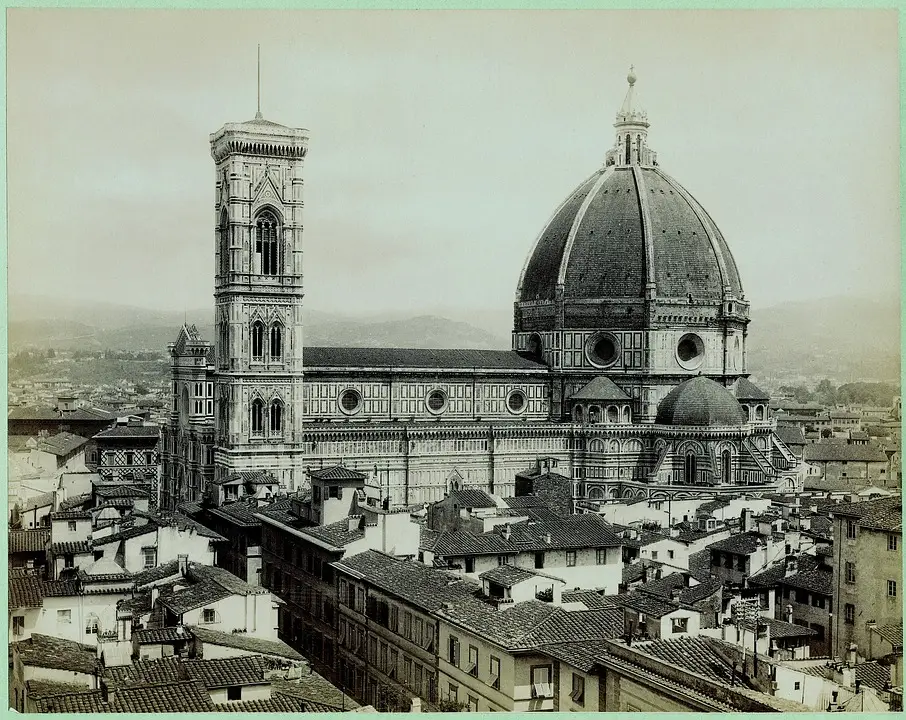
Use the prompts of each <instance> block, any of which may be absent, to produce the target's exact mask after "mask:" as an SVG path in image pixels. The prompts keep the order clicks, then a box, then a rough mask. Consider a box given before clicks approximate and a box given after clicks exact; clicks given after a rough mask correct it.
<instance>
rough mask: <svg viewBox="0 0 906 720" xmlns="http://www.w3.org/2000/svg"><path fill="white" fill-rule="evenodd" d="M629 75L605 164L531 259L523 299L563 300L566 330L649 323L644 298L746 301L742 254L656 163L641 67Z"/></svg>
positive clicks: (559, 212) (534, 305)
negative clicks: (639, 92)
mask: <svg viewBox="0 0 906 720" xmlns="http://www.w3.org/2000/svg"><path fill="white" fill-rule="evenodd" d="M627 80H628V81H629V89H628V91H627V95H626V100H625V101H624V103H623V106H622V107H621V109H620V111H619V112H618V113H617V121H616V123H615V124H614V127H615V128H616V141H615V144H614V146H613V148H612V149H611V150H610V151H608V153H607V155H606V159H605V163H604V166H603V167H601V168H600V169H599V170H597V171H596V172H595V173H594V174H592V175H591V177H589V178H587V179H586V180H585V181H584V182H582V183H581V184H580V185H579V186H578V187H577V188H576V189H575V190H574V191H573V192H572V193H571V194H570V195H569V196H568V197H567V198H566V199H565V200H564V201H563V202H562V203H561V205H560V206H559V207H558V208H557V209H556V211H555V212H554V214H553V216H552V217H551V218H550V220H549V221H548V222H547V224H546V225H545V226H544V228H543V230H542V231H541V233H540V234H539V235H538V237H537V239H536V241H535V245H534V247H533V249H532V251H531V253H530V255H529V257H528V259H527V261H526V263H525V265H524V267H523V271H522V275H521V278H520V282H519V287H518V290H517V293H516V302H517V304H520V305H522V306H523V307H524V308H526V311H527V312H528V313H530V314H531V315H532V316H535V317H537V316H538V315H539V312H540V314H545V313H544V311H541V310H540V308H541V307H542V306H545V305H551V306H553V305H559V306H561V307H563V308H564V309H563V311H562V312H560V313H559V316H560V319H559V321H558V322H557V325H558V327H559V329H578V328H583V327H589V326H590V325H591V324H593V323H594V322H595V321H597V322H599V324H602V325H606V326H607V327H633V328H638V327H640V325H643V324H644V323H645V321H644V319H643V318H644V316H645V315H646V312H645V307H644V305H643V303H644V302H645V301H646V300H662V301H666V302H667V303H677V302H683V303H686V304H695V305H699V306H702V305H708V306H720V305H721V303H722V302H724V301H728V300H737V301H741V300H743V289H742V283H741V282H740V278H739V272H738V270H737V268H736V263H735V261H734V259H733V256H732V254H731V253H730V249H729V247H728V246H727V243H726V242H725V240H724V237H723V235H722V234H721V232H720V230H719V229H718V228H717V225H716V224H715V223H714V221H713V220H712V219H711V217H710V216H709V215H708V213H707V211H706V210H705V209H704V208H703V207H702V206H701V205H700V204H699V203H698V201H696V200H695V198H693V197H692V196H691V195H690V194H689V193H688V192H687V191H686V190H685V188H683V187H682V186H681V185H680V184H679V183H678V182H677V181H676V180H674V179H673V178H672V177H670V176H669V175H668V174H667V173H665V172H664V171H663V170H661V169H660V167H659V166H658V163H657V156H656V154H655V153H654V152H653V151H652V150H651V149H650V148H649V147H648V144H647V142H648V127H649V123H648V118H647V114H646V113H645V112H644V111H642V110H639V109H638V107H637V99H636V97H635V94H634V93H635V87H636V83H635V81H636V76H635V73H634V72H633V71H630V75H629V77H628V78H627ZM590 313H593V314H594V318H592V317H591V315H590ZM526 329H528V328H526ZM539 329H540V328H539ZM549 329H553V328H549Z"/></svg>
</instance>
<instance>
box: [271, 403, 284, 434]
mask: <svg viewBox="0 0 906 720" xmlns="http://www.w3.org/2000/svg"><path fill="white" fill-rule="evenodd" d="M270 427H271V435H280V434H282V433H283V403H282V402H280V401H279V400H274V401H273V402H272V403H271V407H270Z"/></svg>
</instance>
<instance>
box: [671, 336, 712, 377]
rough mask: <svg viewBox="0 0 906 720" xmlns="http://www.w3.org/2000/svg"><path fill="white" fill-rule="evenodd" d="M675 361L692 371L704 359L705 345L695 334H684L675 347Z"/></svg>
mask: <svg viewBox="0 0 906 720" xmlns="http://www.w3.org/2000/svg"><path fill="white" fill-rule="evenodd" d="M676 359H677V361H678V362H679V364H680V365H682V366H683V367H684V368H686V369H687V370H694V369H695V368H697V367H698V366H699V365H701V364H702V361H703V360H704V359H705V343H704V342H702V339H701V338H700V337H699V336H698V335H696V334H695V333H686V334H685V335H683V336H682V337H681V338H680V341H679V342H678V343H677V345H676Z"/></svg>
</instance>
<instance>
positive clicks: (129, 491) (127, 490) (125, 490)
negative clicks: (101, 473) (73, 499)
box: [94, 483, 150, 498]
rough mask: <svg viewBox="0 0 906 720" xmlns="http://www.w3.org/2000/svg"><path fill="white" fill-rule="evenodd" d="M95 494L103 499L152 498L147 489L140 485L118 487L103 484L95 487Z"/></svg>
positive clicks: (111, 484)
mask: <svg viewBox="0 0 906 720" xmlns="http://www.w3.org/2000/svg"><path fill="white" fill-rule="evenodd" d="M94 494H95V495H97V496H98V497H102V498H146V497H150V492H149V490H148V489H147V488H143V487H140V486H138V485H118V484H113V483H101V484H98V485H95V486H94Z"/></svg>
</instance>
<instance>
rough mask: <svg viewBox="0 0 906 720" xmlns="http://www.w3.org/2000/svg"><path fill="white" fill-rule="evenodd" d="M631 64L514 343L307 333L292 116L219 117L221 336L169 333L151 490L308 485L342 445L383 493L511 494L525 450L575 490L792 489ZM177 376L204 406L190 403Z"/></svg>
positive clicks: (716, 261)
mask: <svg viewBox="0 0 906 720" xmlns="http://www.w3.org/2000/svg"><path fill="white" fill-rule="evenodd" d="M627 79H628V82H629V89H628V92H627V95H626V99H625V101H624V103H623V106H622V108H621V110H620V112H619V113H618V114H617V121H616V123H615V125H614V127H615V130H616V137H615V141H614V145H613V147H612V148H611V150H610V151H608V152H607V153H606V156H605V159H604V163H603V166H602V167H600V169H598V170H597V171H596V172H595V173H594V174H593V175H592V176H591V177H590V178H588V179H587V180H585V181H584V182H583V183H582V184H581V185H580V186H579V187H578V188H577V189H576V190H575V191H574V192H573V193H571V194H570V195H569V197H568V198H567V199H566V200H565V201H564V202H563V203H562V204H561V205H560V207H559V208H558V209H557V210H556V212H555V213H554V215H553V216H552V218H551V220H550V221H549V222H548V224H547V225H546V226H545V228H544V229H543V230H542V232H541V234H540V235H539V236H538V238H537V240H536V242H535V244H534V246H533V248H532V250H531V252H530V253H529V257H528V259H527V261H526V263H525V265H524V268H523V271H522V273H521V276H520V280H519V284H518V289H517V294H516V303H515V306H514V311H515V312H514V329H513V336H512V350H510V351H479V350H466V349H449V350H415V349H382V348H322V347H304V345H303V327H302V319H301V309H302V297H303V275H302V215H301V213H302V187H303V172H302V171H303V161H304V158H305V155H306V153H307V142H308V136H307V131H305V130H297V129H291V128H288V127H284V126H281V125H277V124H275V123H272V122H269V121H266V120H264V119H263V118H262V117H260V114H259V116H258V117H256V119H255V120H252V121H250V122H247V123H240V124H227V125H225V126H224V127H223V128H222V129H221V130H220V131H219V132H218V133H216V134H214V135H213V136H212V138H211V146H212V155H213V157H214V160H215V165H216V178H217V181H216V187H215V258H216V262H215V264H216V273H215V292H214V295H215V328H216V330H215V334H216V338H215V340H214V344H213V345H210V344H207V343H204V342H203V341H202V340H201V339H200V338H198V337H197V333H196V332H187V329H186V328H184V329H183V332H182V333H181V336H180V340H178V341H177V343H176V345H175V346H174V348H173V349H172V350H171V354H172V355H173V368H174V369H173V378H174V413H173V416H172V420H171V423H170V428H169V430H168V431H167V432H166V433H165V438H169V439H165V443H164V446H165V447H164V470H165V474H166V475H167V480H166V482H165V487H166V488H167V500H168V502H171V503H176V502H180V501H183V500H191V499H195V498H197V497H198V496H199V495H200V493H201V492H202V491H203V488H202V487H200V484H203V483H205V482H210V481H212V480H214V479H217V478H223V477H224V476H230V475H231V474H233V473H236V472H242V471H265V472H269V473H272V474H273V475H274V477H275V478H276V479H277V480H278V481H279V482H280V483H281V484H282V485H283V486H284V487H286V489H288V490H296V489H299V488H305V487H307V483H308V481H307V476H308V474H309V473H310V471H311V470H313V469H317V468H319V467H323V466H332V465H337V464H342V463H344V462H345V464H347V465H350V466H352V469H354V470H357V471H359V472H362V473H365V474H367V475H368V476H369V484H373V485H376V486H378V487H380V488H381V494H382V497H383V498H385V499H387V500H388V502H390V503H392V504H393V505H409V504H414V503H422V502H431V501H435V500H439V499H441V498H442V497H443V496H444V493H445V492H448V491H449V490H451V489H457V488H458V487H459V486H469V487H478V488H482V489H485V490H487V491H489V492H494V493H497V494H500V495H503V496H506V495H514V494H515V489H516V488H515V484H516V482H515V477H516V475H517V474H519V473H523V472H525V471H526V470H527V469H530V468H531V467H533V466H534V465H535V464H536V460H537V458H538V457H539V456H545V457H548V458H551V459H552V461H555V462H556V463H557V466H558V468H560V472H562V473H563V474H564V475H565V476H566V477H567V478H568V479H570V480H571V481H572V482H573V483H574V487H573V488H572V492H571V493H570V496H571V497H573V498H580V499H581V498H591V499H598V500H605V499H612V498H622V499H627V498H633V499H638V498H647V497H653V498H657V497H661V498H666V497H668V496H674V497H676V498H680V499H681V498H683V497H693V496H695V495H697V494H701V493H708V494H713V493H714V492H721V490H727V491H733V492H736V491H738V489H739V487H740V486H746V488H747V490H749V491H751V492H756V493H757V492H767V491H771V490H775V489H777V488H778V487H780V488H782V489H786V490H793V489H795V488H796V487H797V483H798V472H797V466H798V459H797V458H796V457H795V455H794V454H793V453H792V452H791V451H790V450H789V448H787V447H786V445H785V444H784V443H783V441H782V440H780V438H779V437H778V436H777V434H776V433H775V432H774V429H775V426H774V421H773V420H772V418H771V416H770V412H769V399H768V397H767V395H766V394H765V393H764V392H763V391H761V390H759V389H758V388H757V387H755V386H754V385H753V384H752V383H750V382H749V381H748V380H747V379H746V378H747V371H746V349H745V348H746V338H747V327H748V322H749V317H748V314H749V305H748V301H747V300H746V298H745V294H744V292H743V289H742V284H741V281H740V277H739V272H738V270H737V268H736V265H735V262H734V260H733V257H732V254H731V253H730V250H729V247H728V245H727V243H726V241H725V240H724V238H723V236H722V235H721V233H720V231H719V230H718V228H717V227H716V225H715V224H714V222H713V221H712V219H711V218H710V216H709V215H708V214H707V212H706V211H705V210H704V209H703V208H702V207H701V205H699V204H698V203H697V202H696V201H695V200H694V199H693V198H692V196H691V195H689V193H688V192H687V191H686V190H685V189H684V188H683V187H682V186H680V185H679V184H678V183H677V182H676V181H675V180H673V179H672V178H671V177H670V176H668V175H666V174H665V173H664V172H663V171H662V170H661V168H660V166H659V165H658V162H657V156H656V154H655V153H654V152H653V151H652V150H651V149H650V147H649V146H648V140H647V136H648V128H649V123H648V120H647V116H646V115H645V113H644V112H643V111H641V110H640V109H639V108H638V107H637V101H636V99H635V89H634V88H635V83H636V77H635V75H634V74H633V73H630V75H629V77H628V78H627ZM192 357H194V360H191V361H190V358H192ZM303 369H304V382H303ZM193 383H194V384H195V386H194V387H195V389H198V388H202V387H203V388H204V389H205V392H206V395H205V396H204V403H203V404H202V405H200V406H196V405H190V406H189V407H185V406H186V404H189V403H192V402H193V400H192V399H193V397H195V396H194V395H193V394H192V387H193V385H192V384H193ZM209 391H210V392H209ZM209 400H210V401H212V402H208V401H209ZM180 408H183V409H182V410H180ZM194 410H200V411H203V412H198V413H194V412H193V411H194ZM208 441H210V445H205V444H204V443H206V442H208ZM196 446H201V447H202V448H203V449H204V451H203V452H201V454H200V456H199V457H201V460H200V461H198V462H197V465H190V464H189V463H191V462H194V461H188V460H186V459H185V458H186V457H191V456H192V452H193V450H192V448H193V447H196ZM209 447H210V448H213V449H212V450H211V451H210V452H208V451H207V448H209ZM187 453H188V455H187ZM350 458H354V460H350ZM454 483H455V484H454Z"/></svg>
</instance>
